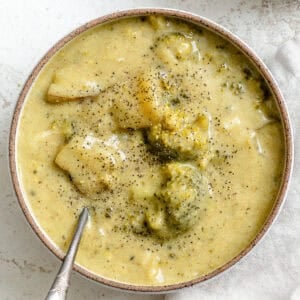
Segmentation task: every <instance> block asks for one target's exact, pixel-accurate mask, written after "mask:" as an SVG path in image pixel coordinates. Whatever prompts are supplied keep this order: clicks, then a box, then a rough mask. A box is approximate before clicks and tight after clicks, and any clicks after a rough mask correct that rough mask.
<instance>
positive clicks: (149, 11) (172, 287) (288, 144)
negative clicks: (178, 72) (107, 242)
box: [9, 8, 293, 293]
mask: <svg viewBox="0 0 300 300" xmlns="http://www.w3.org/2000/svg"><path fill="white" fill-rule="evenodd" d="M147 15H164V16H166V17H174V18H177V19H181V20H183V21H186V22H188V23H192V24H194V25H196V26H198V27H200V28H201V27H204V28H206V29H208V30H209V31H211V32H213V33H215V34H217V35H219V36H221V37H222V38H224V39H225V40H227V41H229V42H230V43H231V44H233V45H234V46H235V47H236V48H237V49H239V50H240V51H241V52H243V53H244V55H245V56H246V57H247V58H248V59H249V60H250V61H251V62H252V63H253V64H254V66H255V67H256V68H257V69H258V71H259V73H260V74H261V75H262V76H263V78H264V79H265V81H266V82H267V84H268V86H269V88H270V90H271V92H272V94H273V96H274V100H275V102H276V105H277V107H278V109H279V112H280V115H281V122H282V127H283V134H284V143H285V157H284V169H283V174H282V182H281V186H280V188H279V190H278V194H277V198H276V201H275V202H274V205H273V208H272V210H271V212H270V214H269V216H268V217H267V219H266V220H265V223H264V225H263V226H262V228H261V229H260V231H259V232H258V233H257V234H256V236H255V238H254V239H253V241H252V242H251V243H250V244H249V245H248V246H247V247H246V248H245V249H244V250H243V251H241V252H240V253H239V254H238V255H236V256H235V257H233V258H232V259H231V260H230V261H228V262H227V263H226V264H224V265H222V266H220V267H219V268H217V269H215V270H214V271H212V272H210V273H208V274H206V275H203V276H200V277H198V278H195V279H193V280H188V281H183V282H179V283H176V284H168V285H162V286H161V285H158V286H146V285H134V284H127V283H123V282H119V281H114V280H111V279H107V278H104V277H102V276H100V275H98V274H96V273H94V272H92V271H90V270H88V269H87V268H85V267H83V266H81V265H79V264H77V263H75V264H74V267H73V268H74V270H76V271H77V272H79V273H80V274H81V275H84V276H85V277H87V278H89V279H92V280H94V281H96V282H98V283H100V284H103V285H105V286H108V287H111V288H116V289H119V290H120V289H121V290H123V291H124V290H125V291H129V292H143V293H166V292H172V291H176V290H179V289H182V288H185V287H190V286H193V285H195V284H198V283H201V282H204V281H206V280H208V279H211V278H213V277H215V276H217V275H219V274H221V273H223V272H224V271H225V270H228V269H229V268H230V267H232V266H233V265H235V264H236V263H237V262H238V261H240V260H241V259H242V258H243V257H245V256H246V254H248V253H249V252H250V251H251V250H252V249H253V247H254V246H255V245H256V244H257V243H258V242H259V241H260V240H261V239H262V238H263V237H264V236H265V233H266V232H267V231H268V230H269V229H270V226H271V225H272V223H273V222H274V221H275V219H276V217H277V216H278V214H279V211H280V208H281V207H282V205H283V203H284V200H285V197H286V193H287V189H288V185H289V181H290V178H291V173H292V166H293V137H292V128H291V123H290V119H289V115H288V111H287V108H286V105H285V102H284V98H283V96H282V94H281V92H280V90H279V87H278V85H277V83H276V81H275V79H274V78H273V76H272V74H271V73H270V71H269V70H268V68H267V67H266V65H265V64H264V63H263V62H262V60H261V59H260V58H259V57H258V55H257V54H256V53H255V52H254V51H253V50H252V49H251V48H250V47H249V46H247V44H245V43H244V42H243V41H242V40H241V39H240V38H238V37H237V36H236V35H234V34H233V33H231V32H230V31H228V30H227V29H225V28H224V27H223V26H221V25H219V24H217V23H215V22H213V21H211V20H209V19H207V18H205V17H202V16H199V15H196V14H194V13H191V12H187V11H183V10H178V9H169V8H167V9H166V8H136V9H128V10H122V11H117V12H113V13H110V14H107V15H104V16H101V17H99V18H96V19H94V20H91V21H89V22H87V23H85V24H84V25H82V26H80V27H78V28H76V29H75V30H73V31H72V32H70V33H69V34H67V35H66V36H64V37H63V38H62V39H60V40H59V41H58V42H57V43H55V44H54V46H53V47H51V48H50V50H48V51H47V52H46V54H45V55H44V56H43V57H42V58H41V59H40V60H39V62H38V63H37V65H36V66H35V67H34V69H33V71H32V72H31V73H30V75H29V76H28V79H27V80H26V82H25V85H24V87H23V89H22V91H21V93H20V95H19V98H18V101H17V103H16V106H15V110H14V113H13V118H12V123H11V128H10V136H9V167H10V173H11V178H12V183H13V187H14V190H15V193H16V195H17V199H18V202H19V205H20V206H21V208H22V211H23V213H24V215H25V217H26V219H27V221H28V223H29V224H30V226H31V228H32V229H33V230H34V231H35V233H36V234H37V236H38V237H39V238H40V240H41V241H42V242H43V243H44V245H45V246H46V247H47V248H48V249H49V250H50V251H51V252H52V253H53V254H54V255H55V256H57V257H58V258H59V259H61V260H62V259H63V258H64V253H63V251H62V250H61V249H59V248H58V247H57V246H56V245H55V244H54V243H53V242H52V241H51V239H50V238H49V237H48V236H47V234H46V233H45V232H44V230H43V229H42V227H41V225H39V224H38V222H37V221H36V219H35V217H34V215H33V213H32V212H31V208H30V205H29V203H28V201H27V200H26V195H25V193H24V194H23V192H22V188H21V186H22V185H21V180H19V177H18V166H17V159H16V149H17V145H16V143H17V131H18V124H19V120H20V116H21V113H22V108H23V104H24V103H25V100H26V98H27V95H28V93H29V91H30V89H31V87H32V85H33V83H34V81H35V79H36V78H37V77H38V75H39V73H40V71H41V70H42V69H43V67H44V66H45V65H46V64H47V62H48V61H49V60H50V59H51V58H52V56H53V55H54V54H55V53H56V52H57V51H59V50H60V49H61V48H62V47H63V46H64V45H66V44H67V43H68V42H69V41H71V40H72V39H73V38H75V37H77V36H78V35H79V34H81V33H83V32H85V31H86V30H88V29H90V28H92V27H94V26H97V25H100V24H104V23H109V22H111V21H116V20H119V19H123V18H130V17H142V16H147Z"/></svg>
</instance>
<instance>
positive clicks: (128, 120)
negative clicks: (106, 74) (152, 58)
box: [113, 70, 165, 129]
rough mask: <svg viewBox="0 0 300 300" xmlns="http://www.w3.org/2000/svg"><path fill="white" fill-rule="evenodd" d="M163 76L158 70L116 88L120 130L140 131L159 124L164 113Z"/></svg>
mask: <svg viewBox="0 0 300 300" xmlns="http://www.w3.org/2000/svg"><path fill="white" fill-rule="evenodd" d="M161 81H162V74H161V73H160V72H159V71H157V70H151V71H150V72H148V73H143V74H141V75H140V76H138V78H133V79H132V80H130V81H126V82H124V83H122V84H118V85H116V86H115V87H114V89H115V93H116V98H117V101H116V105H115V107H114V109H113V113H114V116H115V118H116V121H117V123H118V125H119V127H120V128H132V129H140V128H147V127H150V126H152V125H154V124H157V123H158V122H159V121H160V120H161V119H162V116H163V112H164V109H165V107H164V90H163V88H162V85H161Z"/></svg>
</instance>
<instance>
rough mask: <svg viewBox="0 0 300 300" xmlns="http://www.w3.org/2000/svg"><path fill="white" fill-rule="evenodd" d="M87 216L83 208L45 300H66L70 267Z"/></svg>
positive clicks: (87, 213) (86, 210)
mask: <svg viewBox="0 0 300 300" xmlns="http://www.w3.org/2000/svg"><path fill="white" fill-rule="evenodd" d="M88 216H89V212H88V209H87V208H86V207H85V208H84V209H83V210H82V212H81V214H80V217H79V221H78V225H77V228H76V232H75V234H74V236H73V239H72V242H71V244H70V247H69V249H68V252H67V255H66V256H65V258H64V261H63V263H62V265H61V267H60V269H59V271H58V273H57V275H56V278H55V280H54V282H53V284H52V286H51V289H50V290H49V293H48V295H47V297H46V299H45V300H64V299H66V295H67V290H68V287H69V281H70V276H71V272H72V267H73V264H74V260H75V256H76V253H77V250H78V246H79V243H80V240H81V236H82V232H83V229H84V227H85V224H86V222H87V219H88Z"/></svg>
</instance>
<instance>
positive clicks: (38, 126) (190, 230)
mask: <svg viewBox="0 0 300 300" xmlns="http://www.w3.org/2000/svg"><path fill="white" fill-rule="evenodd" d="M283 145H284V142H283V134H282V127H281V122H280V116H279V112H278V110H277V107H276V104H275V102H274V100H273V98H272V95H271V93H270V92H269V89H268V87H267V85H266V83H265V82H264V80H263V78H262V77H261V76H260V75H259V73H258V71H257V70H256V69H255V67H254V66H253V65H252V63H251V62H250V61H249V60H248V59H247V58H246V57H245V56H244V55H243V54H242V53H241V52H240V51H239V50H237V49H236V48H235V47H234V46H232V45H231V44H230V43H229V42H228V41H226V40H224V39H222V38H221V37H219V36H217V35H216V34H214V33H212V32H210V31H208V30H206V29H204V28H199V27H196V26H194V25H192V24H189V23H185V22H183V21H180V20H177V19H172V18H170V19H168V18H164V17H162V16H148V17H142V18H141V17H134V18H129V19H123V20H119V21H117V22H112V23H106V24H104V25H101V26H100V25H98V26H96V27H94V28H92V29H89V30H88V31H86V32H84V33H82V34H80V35H79V36H77V37H76V38H75V39H73V40H72V41H71V42H69V43H67V44H66V46H64V47H63V48H62V49H61V50H60V51H58V52H57V53H56V54H55V55H54V56H53V57H52V59H51V60H50V61H49V62H48V63H47V64H46V66H45V67H44V68H43V69H42V71H41V72H40V74H39V76H38V77H37V79H36V81H35V82H34V85H33V87H32V89H31V91H30V94H29V96H28V97H27V99H26V102H25V104H24V108H23V110H22V115H21V119H20V123H19V127H18V141H17V150H18V151H17V161H18V168H19V175H20V178H21V182H22V188H23V190H24V192H25V193H26V197H27V199H28V201H29V203H30V207H31V209H32V211H33V214H34V216H35V218H36V220H37V222H38V223H39V224H40V225H41V227H42V228H43V230H44V231H45V233H46V234H47V235H48V236H49V237H50V238H51V239H52V240H53V241H54V243H55V244H56V245H57V246H58V247H60V248H61V249H62V250H64V251H65V250H66V249H67V247H68V246H69V243H70V239H71V237H72V234H73V231H74V229H75V226H76V223H77V220H78V216H79V214H80V212H81V210H82V208H83V207H88V208H89V212H90V217H89V221H88V224H87V227H86V229H85V232H84V235H83V238H82V241H81V244H80V249H79V252H78V255H77V262H78V263H79V264H80V265H82V266H83V267H85V268H87V269H89V270H91V271H92V272H94V273H96V274H98V275H101V276H103V277H105V278H108V279H111V280H115V281H119V282H124V283H130V284H136V285H147V286H151V285H152V286H153V285H156V286H157V285H169V284H174V283H178V282H183V281H188V280H191V279H195V278H197V277H200V276H201V275H205V274H208V273H210V272H212V271H214V270H215V269H216V268H218V267H221V266H222V265H224V264H225V263H227V262H228V261H230V260H231V259H232V258H233V257H235V256H236V255H238V254H239V253H240V252H241V251H242V250H244V249H245V248H246V247H247V246H248V245H249V244H250V243H251V241H252V240H253V239H254V238H255V236H256V234H257V233H258V231H259V230H260V229H261V228H262V226H263V224H264V222H265V220H266V218H267V216H268V214H269V213H270V210H271V209H272V206H273V204H274V201H275V199H276V196H277V192H278V189H279V186H280V182H281V177H282V176H281V175H282V170H283V165H282V160H283V156H284V150H285V149H284V146H283Z"/></svg>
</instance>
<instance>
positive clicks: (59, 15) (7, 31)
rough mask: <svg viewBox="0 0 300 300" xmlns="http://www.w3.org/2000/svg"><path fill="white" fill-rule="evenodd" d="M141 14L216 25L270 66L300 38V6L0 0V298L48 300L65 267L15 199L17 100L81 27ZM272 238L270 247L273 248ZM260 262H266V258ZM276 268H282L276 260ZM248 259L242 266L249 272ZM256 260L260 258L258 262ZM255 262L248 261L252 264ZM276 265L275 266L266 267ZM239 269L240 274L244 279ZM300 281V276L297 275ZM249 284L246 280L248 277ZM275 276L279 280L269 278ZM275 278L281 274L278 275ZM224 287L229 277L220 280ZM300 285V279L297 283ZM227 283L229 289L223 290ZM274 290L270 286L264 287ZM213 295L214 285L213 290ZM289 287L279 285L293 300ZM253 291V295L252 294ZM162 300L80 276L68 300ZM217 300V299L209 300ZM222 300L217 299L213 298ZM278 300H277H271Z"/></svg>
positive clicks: (291, 0)
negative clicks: (144, 10) (55, 49)
mask: <svg viewBox="0 0 300 300" xmlns="http://www.w3.org/2000/svg"><path fill="white" fill-rule="evenodd" d="M136 7H171V8H178V9H183V10H187V11H190V12H193V13H197V14H199V15H202V16H205V17H207V18H210V19H212V20H214V21H216V22H218V23H220V24H221V25H223V26H225V27H226V28H228V29H229V30H231V31H232V32H233V33H235V34H237V35H238V36H239V37H241V38H242V39H243V40H244V41H245V42H247V43H248V44H249V45H250V46H251V47H252V48H253V49H254V50H255V51H256V52H257V53H258V54H259V55H260V56H261V58H262V59H263V60H265V61H268V59H269V58H270V57H271V56H272V55H273V54H274V52H275V51H276V49H277V47H278V46H279V45H280V44H282V43H283V42H285V41H286V40H288V39H290V38H292V37H293V36H294V35H295V33H296V32H299V31H300V2H299V0H285V1H277V0H274V1H272V0H270V1H268V0H260V1H258V0H251V1H241V0H236V1H234V0H224V1H218V0H211V1H204V0H197V1H193V0H186V1H179V0H175V1H174V0H173V1H172V0H159V1H158V0H144V1H142V0H141V1H134V0H130V1H129V0H128V1H121V0H118V1H116V0H115V1H114V0H109V1H108V0H102V1H98V0H89V1H80V0H64V1H61V0H27V1H23V0H1V1H0V28H1V31H0V191H1V201H0V213H1V217H0V298H1V299H25V300H26V299H31V300H32V299H43V297H44V296H45V294H46V292H47V290H48V288H49V286H50V284H51V282H52V280H53V278H54V276H55V274H56V272H57V270H58V267H59V265H60V261H59V260H58V259H57V258H56V257H54V255H53V254H51V253H50V251H49V250H48V249H46V247H45V246H44V245H43V244H42V243H41V241H40V240H39V239H38V238H37V237H36V235H35V234H34V233H33V231H32V230H31V229H30V227H29V225H28V224H27V222H26V220H25V217H24V216H23V213H22V211H21V209H20V208H19V205H18V202H17V199H16V197H15V195H14V192H13V189H12V185H11V181H10V176H9V170H8V136H9V128H10V122H11V117H12V113H13V110H14V106H15V103H16V101H17V97H18V94H19V93H20V90H21V88H22V85H23V84H24V82H25V80H26V78H27V76H28V75H29V73H30V71H31V70H32V68H33V67H34V66H35V64H36V63H37V62H38V60H39V59H40V58H41V56H42V55H43V54H44V53H45V52H46V51H47V50H48V49H49V48H50V47H51V46H52V45H53V44H54V43H55V42H56V41H57V40H58V39H60V38H61V37H63V36H64V35H66V34H67V33H68V32H70V31H71V30H73V29H74V28H76V27H78V26H79V25H81V24H83V23H85V22H87V21H89V20H91V19H93V18H96V17H99V16H101V15H104V14H107V13H109V12H112V11H115V10H120V9H126V8H136ZM269 236H270V238H266V239H264V241H263V243H272V230H271V232H270V233H269ZM256 255H258V256H259V255H261V257H262V256H263V254H262V253H257V254H256ZM273 259H274V263H275V258H273ZM248 261H249V260H248V257H246V259H245V260H244V261H243V264H244V265H245V264H246V265H247V262H248ZM252 261H253V259H252ZM248 263H249V262H248ZM264 263H265V264H266V265H267V264H270V263H271V264H272V263H273V261H271V262H270V261H268V260H265V261H264ZM239 271H241V270H239V268H235V269H234V270H233V272H239ZM296 274H299V273H297V272H295V273H294V275H295V276H296ZM241 275H244V277H243V278H245V274H241ZM270 276H272V274H270ZM274 276H275V275H274ZM218 280H219V284H220V282H221V284H222V277H220V278H219V279H218ZM298 280H299V281H300V278H298ZM224 284H225V283H224ZM259 284H260V285H261V288H262V289H266V290H269V289H270V288H271V287H270V286H268V282H260V283H259ZM210 285H211V288H213V286H214V281H212V282H211V283H210ZM290 288H291V287H290V286H280V290H279V291H278V295H279V296H278V299H287V298H286V295H288V293H289V290H290ZM245 292H246V291H245ZM141 298H143V299H145V300H147V299H152V298H153V299H156V300H159V299H163V296H142V297H141V296H134V295H130V294H124V293H122V292H118V291H112V290H109V289H107V288H104V287H101V286H100V285H98V284H96V283H94V282H92V281H89V280H87V279H85V278H83V277H81V276H80V275H78V274H76V273H74V274H73V276H72V285H71V289H70V292H69V299H120V300H121V299H122V300H124V299H141ZM210 299H212V298H210ZM214 299H216V298H214ZM265 299H275V298H265Z"/></svg>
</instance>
